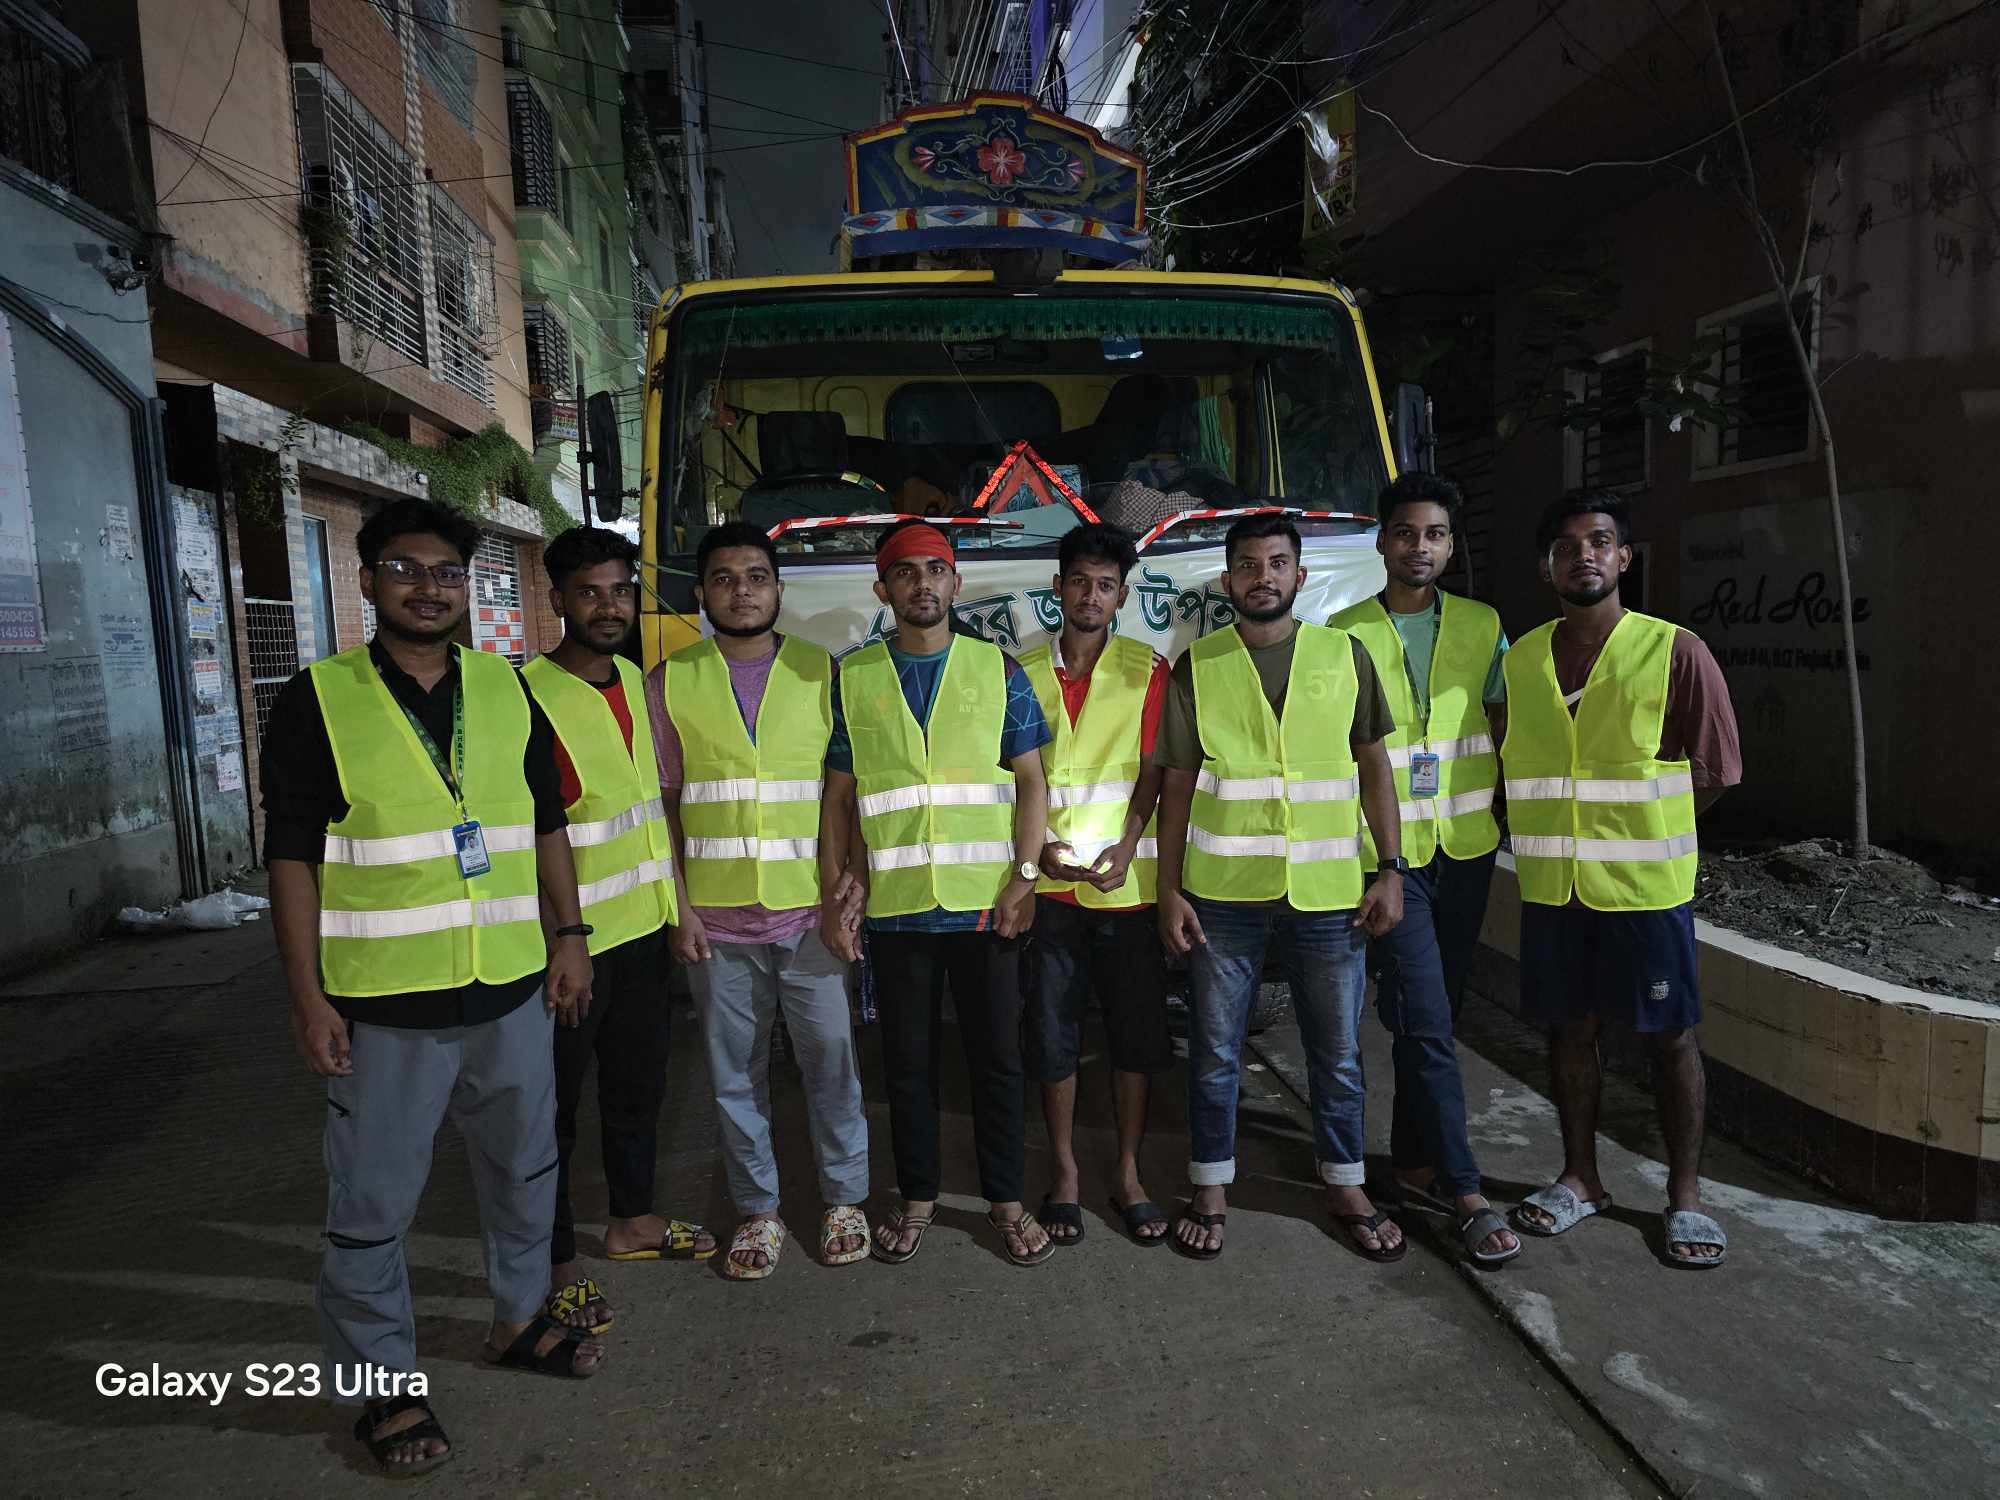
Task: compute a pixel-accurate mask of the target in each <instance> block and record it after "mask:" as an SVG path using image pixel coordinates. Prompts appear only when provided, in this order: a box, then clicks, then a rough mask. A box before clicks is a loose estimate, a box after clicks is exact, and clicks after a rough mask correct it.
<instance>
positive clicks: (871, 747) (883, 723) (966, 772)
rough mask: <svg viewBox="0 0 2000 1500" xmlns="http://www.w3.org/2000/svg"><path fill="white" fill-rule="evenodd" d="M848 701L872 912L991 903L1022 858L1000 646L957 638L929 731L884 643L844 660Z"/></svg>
mask: <svg viewBox="0 0 2000 1500" xmlns="http://www.w3.org/2000/svg"><path fill="white" fill-rule="evenodd" d="M840 704H841V710H842V713H843V715H844V717H845V719H846V722H847V738H848V743H849V744H851V745H852V746H853V748H854V780H855V789H856V791H857V792H858V794H859V796H860V799H861V837H862V840H863V841H864V842H865V843H866V844H867V845H868V915H869V916H871V917H900V916H907V915H909V914H911V913H913V912H921V911H929V910H931V909H932V908H933V907H943V908H944V909H945V910H946V911H983V910H985V909H986V908H987V907H989V906H991V905H992V904H993V903H994V901H996V900H997V899H998V898H999V895H1000V891H1001V889H1002V888H1003V887H1004V886H1005V885H1006V884H1007V878H1008V875H1009V873H1010V872H1011V871H1012V870H1013V868H1014V773H1013V772H1012V771H1009V770H1004V769H1003V768H1002V767H1001V765H1000V736H1001V734H1002V732H1003V731H1004V730H1005V728H1006V724H1007V663H1006V658H1005V657H1003V656H1002V655H1001V654H1000V648H999V647H998V646H994V645H990V644H989V643H987V642H985V641H982V640H976V639H974V638H973V637H971V636H964V635H954V636H953V637H952V638H951V650H950V653H949V654H948V655H947V656H946V658H945V664H944V675H943V678H942V680H941V681H940V682H939V683H938V689H937V698H936V700H935V702H934V704H933V706H932V708H931V720H930V724H929V726H928V729H926V727H925V726H922V725H920V724H918V723H917V720H916V717H915V715H913V714H912V713H911V712H910V705H909V704H908V703H907V702H906V701H905V700H904V698H903V686H902V684H901V683H900V682H899V681H898V680H897V678H896V664H895V662H894V661H893V660H892V659H891V658H890V655H889V648H888V646H887V645H885V644H883V643H882V642H881V641H875V642H872V643H871V644H869V645H866V646H863V647H862V648H861V649H860V650H859V651H856V652H855V653H854V654H853V655H852V656H850V657H848V658H846V659H845V660H844V661H843V662H842V663H841V665H840Z"/></svg>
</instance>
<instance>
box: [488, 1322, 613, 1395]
mask: <svg viewBox="0 0 2000 1500" xmlns="http://www.w3.org/2000/svg"><path fill="white" fill-rule="evenodd" d="M551 1332H554V1333H559V1334H561V1335H562V1337H561V1338H560V1339H559V1340H557V1341H556V1343H555V1344H553V1345H551V1346H550V1348H549V1349H548V1350H547V1351H546V1352H544V1353H541V1354H537V1353H536V1352H535V1345H537V1344H539V1343H540V1342H541V1341H542V1339H543V1337H544V1336H545V1335H547V1334H549V1333H551ZM589 1337H590V1335H589V1334H587V1333H585V1332H584V1331H583V1330H582V1329H581V1328H565V1327H564V1326H563V1325H562V1324H560V1323H558V1322H557V1321H556V1320H555V1319H554V1318H551V1317H549V1316H547V1315H546V1314H537V1315H536V1317H535V1319H534V1321H533V1322H531V1323H529V1324H528V1326H527V1327H526V1328H523V1329H522V1330H521V1332H520V1336H519V1337H517V1338H516V1339H515V1340H514V1342H513V1343H511V1344H509V1345H508V1346H507V1347H506V1349H505V1350H504V1351H501V1350H497V1349H495V1348H494V1347H493V1346H492V1345H491V1344H488V1345H487V1346H486V1362H487V1363H488V1364H489V1365H492V1366H494V1367H495V1368H496V1369H501V1370H526V1371H527V1372H528V1373H529V1374H531V1375H555V1376H558V1377H560V1378H562V1379H565V1380H588V1379H590V1377H591V1376H593V1375H595V1374H596V1373H597V1372H598V1370H599V1368H600V1367H601V1366H600V1365H592V1366H591V1367H590V1368H589V1369H587V1370H579V1369H578V1368H577V1367H576V1351H577V1346H578V1345H579V1344H581V1343H582V1342H583V1341H584V1340H585V1339H587V1338H589Z"/></svg>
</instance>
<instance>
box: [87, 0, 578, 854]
mask: <svg viewBox="0 0 2000 1500" xmlns="http://www.w3.org/2000/svg"><path fill="white" fill-rule="evenodd" d="M73 9H75V10H77V11H79V12H83V11H87V12H88V15H89V37H88V39H89V42H90V45H91V46H92V47H93V48H94V49H96V50H97V51H98V52H99V53H100V54H101V55H103V56H105V57H107V58H111V59H115V60H117V61H119V62H120V63H121V64H122V67H123V71H124V76H125V79H126V82H127V93H128V104H129V108H128V110H127V111H126V112H124V113H123V115H122V116H121V118H122V119H125V120H129V121H130V124H131V131H132V134H133V136H134V137H135V138H136V139H138V140H139V141H140V146H139V149H138V150H137V151H136V152H135V163H134V168H133V178H134V181H135V183H136V184H137V187H136V196H137V197H138V199H139V201H140V202H141V204H142V217H143V219H144V222H145V224H146V227H147V228H148V229H149V230H151V231H152V232H153V238H152V239H151V240H150V241H149V246H150V249H151V252H152V255H151V262H152V264H151V270H152V275H151V280H150V283H149V285H148V287H147V298H148V301H149V303H150V317H151V323H152V335H153V350H152V353H153V375H154V378H155V380H156V381H157V383H158V386H159V390H160V393H161V396H162V398H163V400H164V401H165V404H166V415H167V432H166V438H167V442H166V453H167V471H166V472H167V477H168V479H169V480H170V481H171V483H172V484H173V486H174V489H173V498H174V511H175V518H176V521H177V530H178V538H179V544H180V547H181V554H180V557H179V559H178V561H179V563H180V571H181V572H182V574H183V575H184V576H185V577H186V578H187V579H189V580H191V581H190V582H189V583H188V584H187V587H188V588H189V589H190V590H192V591H193V593H194V594H195V595H198V598H197V599H195V600H194V602H192V603H191V604H190V605H189V607H188V608H187V609H185V610H181V609H179V607H178V603H177V604H176V607H175V613H176V615H177V616H178V617H179V619H180V628H181V631H182V634H183V636H184V641H183V646H182V649H183V650H184V651H185V652H186V653H188V655H189V656H190V657H191V659H192V670H193V673H194V677H193V713H192V726H191V730H190V734H191V738H192V741H193V743H194V745H195V746H196V747H197V753H198V759H199V766H200V777H199V781H200V785H199V788H198V790H199V792H200V793H201V795H202V797H203V798H204V801H203V809H202V810H203V817H204V821H205V822H206V823H207V824H208V825H209V837H208V839H207V847H208V850H209V854H210V858H209V861H208V863H209V866H210V873H211V875H213V874H216V873H219V867H222V866H227V865H231V864H234V865H239V866H240V865H247V864H254V863H256V862H257V850H258V848H259V845H260V842H261V839H260V824H261V820H260V817H259V815H258V812H257V801H258V794H259V760H260V735H261V730H262V726H263V723H264V719H265V716H266V714H267V713H268V711H269V707H270V704H271V702H272V700H273V698H274V697H275V695H276V692H277V689H278V687H279V686H280V685H281V684H282V683H283V682H284V681H285V679H286V678H288V677H289V676H290V675H291V674H292V673H293V672H295V671H297V670H298V669H299V668H300V667H301V666H304V665H307V664H309V663H310V662H312V661H314V660H316V659H317V658H319V657H321V656H323V655H326V654H328V653H330V652H333V651H337V650H342V649H345V648H346V647H349V646H353V645H356V644H358V643H360V642H361V641H362V640H364V639H365V638H366V637H367V635H368V634H369V633H370V632H371V631H372V628H373V627H372V622H371V621H370V620H369V619H368V617H367V616H368V611H367V609H366V606H365V605H364V603H363V601H362V599H361V596H360V590H359V584H358V581H357V576H356V569H355V567H354V552H353V541H354V536H355V533H356V532H357V531H358V529H359V527H360V526H361V524H362V522H363V521H364V520H365V518H366V517H367V515H368V514H369V513H370V512H371V511H372V510H373V509H374V508H375V507H376V506H377V505H379V504H380V503H381V501H382V500H383V499H385V498H387V497H391V496H396V495H426V494H429V495H433V496H434V497H437V498H443V499H447V500H450V501H453V502H454V503H458V504H461V505H464V506H465V507H466V508H468V509H469V510H471V511H473V512H474V513H476V515H477V518H478V520H479V522H480V525H481V527H482V529H483V531H484V533H485V540H484V541H483V542H482V544H481V547H480V552H479V556H478V559H477V568H476V571H475V599H474V606H475V607H474V608H473V609H472V611H471V619H470V623H469V628H468V638H467V644H468V645H472V646H476V647H477V648H479V649H482V650H489V651H495V652H500V653H504V654H506V655H508V656H510V657H513V658H515V659H517V660H519V659H523V658H525V656H526V655H527V654H529V653H531V652H533V651H534V650H537V649H539V648H541V647H543V646H546V645H550V644H553V643H554V640H555V639H556V636H557V627H556V625H555V623H554V622H553V621H552V620H550V619H548V618H547V617H546V612H545V611H544V610H540V609H538V607H537V601H538V599H539V598H541V597H543V596H545V590H544V589H543V588H541V587H540V585H539V578H540V573H539V566H538V560H539V556H540V549H541V542H542V538H543V536H544V533H545V532H546V531H547V530H548V529H549V528H551V527H554V526H557V525H560V524H562V523H563V520H564V517H563V516H562V514H561V512H560V510H559V509H558V508H557V507H556V506H555V505H554V504H553V503H552V502H550V501H548V500H547V498H546V497H544V500H543V501H542V502H537V501H536V487H535V486H534V485H532V484H525V483H523V482H522V481H521V480H520V479H519V477H518V472H519V469H521V468H528V467H531V465H529V464H528V452H529V449H530V447H531V445H532V436H533V434H532V428H531V425H530V407H529V379H528V369H527V366H528V357H527V346H526V340H525V338H524V335H523V322H524V316H523V311H522V302H521V292H520V278H521V270H520V267H519V264H518V256H517V252H516V249H515V226H514V221H515V207H514V201H513V196H514V195H513V193H512V191H511V186H510V185H511V182H512V177H513V173H512V170H511V164H510V160H509V144H510V143H509V138H508V129H507V121H508V102H507V91H506V81H505V79H504V77H503V75H502V70H501V68H500V66H499V65H498V64H497V62H493V61H489V60H488V58H489V57H490V56H491V55H492V53H493V52H494V51H495V48H494V46H493V44H492V43H490V42H487V41H485V40H483V38H485V37H497V36H498V35H499V34H500V14H499V7H498V4H497V0H420V3H416V4H411V3H403V0H185V3H178V4H174V5H154V4H148V3H138V0H126V3H123V4H111V5H104V6H95V7H73ZM614 94H615V90H614ZM614 142H615V132H614ZM613 154H615V148H614V152H613ZM385 445H386V447H385ZM510 450H511V453H510ZM517 461H518V462H517ZM524 500H525V501H528V502H534V503H522V502H523V501H524ZM536 503H540V505H541V508H540V509H537V508H536ZM218 851H226V853H227V855H228V857H227V858H220V857H218Z"/></svg>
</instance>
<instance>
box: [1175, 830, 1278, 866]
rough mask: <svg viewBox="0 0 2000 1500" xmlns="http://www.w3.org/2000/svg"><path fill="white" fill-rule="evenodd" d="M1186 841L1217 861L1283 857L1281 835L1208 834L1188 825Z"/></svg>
mask: <svg viewBox="0 0 2000 1500" xmlns="http://www.w3.org/2000/svg"><path fill="white" fill-rule="evenodd" d="M1187 841H1188V842H1189V843H1190V844H1193V845H1194V846H1195V848H1197V849H1199V850H1201V851H1202V852H1203V853H1204V854H1213V855H1214V856H1216V858H1218V859H1272V858H1280V857H1282V856H1283V855H1284V852H1285V848H1286V843H1285V836H1284V835H1283V834H1282V833H1210V832H1209V831H1208V830H1207V829H1206V828H1201V827H1197V826H1196V825H1195V824H1193V823H1190V824H1189V825H1188V831H1187Z"/></svg>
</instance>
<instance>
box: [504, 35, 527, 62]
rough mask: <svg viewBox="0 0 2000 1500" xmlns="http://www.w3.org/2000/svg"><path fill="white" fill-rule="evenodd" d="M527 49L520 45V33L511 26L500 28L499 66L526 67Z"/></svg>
mask: <svg viewBox="0 0 2000 1500" xmlns="http://www.w3.org/2000/svg"><path fill="white" fill-rule="evenodd" d="M527 59H528V53H527V49H526V48H524V47H523V46H522V45H521V33H520V32H518V31H516V30H515V29H514V28H513V27H511V26H502V27H501V28H500V66H501V67H503V68H525V67H526V66H527V65H528V60H527Z"/></svg>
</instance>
